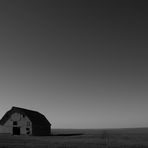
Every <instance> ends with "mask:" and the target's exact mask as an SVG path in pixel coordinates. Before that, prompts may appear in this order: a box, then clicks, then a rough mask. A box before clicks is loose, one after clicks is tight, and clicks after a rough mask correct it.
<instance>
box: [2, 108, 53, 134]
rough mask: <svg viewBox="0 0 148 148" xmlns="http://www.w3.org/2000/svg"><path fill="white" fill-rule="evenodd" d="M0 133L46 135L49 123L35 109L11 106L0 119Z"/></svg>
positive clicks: (48, 132)
mask: <svg viewBox="0 0 148 148" xmlns="http://www.w3.org/2000/svg"><path fill="white" fill-rule="evenodd" d="M0 133H7V134H11V135H33V136H47V135H50V134H51V124H50V122H49V121H48V120H47V119H46V117H45V116H44V115H42V114H41V113H39V112H37V111H33V110H28V109H24V108H19V107H12V108H11V109H10V110H9V111H8V112H6V113H5V115H4V116H3V117H2V119H1V120H0Z"/></svg>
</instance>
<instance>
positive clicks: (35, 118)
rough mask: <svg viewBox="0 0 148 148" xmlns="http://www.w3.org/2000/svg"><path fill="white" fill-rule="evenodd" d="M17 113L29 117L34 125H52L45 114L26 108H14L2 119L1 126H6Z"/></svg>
mask: <svg viewBox="0 0 148 148" xmlns="http://www.w3.org/2000/svg"><path fill="white" fill-rule="evenodd" d="M15 112H18V113H21V114H23V115H25V116H27V117H28V118H29V119H30V121H31V122H32V124H34V125H44V126H50V125H51V124H50V122H49V121H48V120H47V119H46V117H45V116H44V115H43V114H41V113H39V112H37V111H33V110H29V109H25V108H19V107H12V108H11V109H10V110H9V111H7V112H6V113H5V115H4V116H3V117H2V119H1V120H0V124H1V125H4V124H5V122H6V121H7V120H8V119H9V118H10V116H11V115H12V114H13V113H15Z"/></svg>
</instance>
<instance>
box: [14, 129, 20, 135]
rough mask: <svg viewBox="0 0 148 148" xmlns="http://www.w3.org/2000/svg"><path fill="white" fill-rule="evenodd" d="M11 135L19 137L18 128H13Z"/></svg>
mask: <svg viewBox="0 0 148 148" xmlns="http://www.w3.org/2000/svg"><path fill="white" fill-rule="evenodd" d="M13 135H20V127H13Z"/></svg>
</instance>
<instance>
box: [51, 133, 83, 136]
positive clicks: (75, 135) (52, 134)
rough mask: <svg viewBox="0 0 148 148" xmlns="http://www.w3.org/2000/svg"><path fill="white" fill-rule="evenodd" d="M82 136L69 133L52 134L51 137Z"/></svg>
mask: <svg viewBox="0 0 148 148" xmlns="http://www.w3.org/2000/svg"><path fill="white" fill-rule="evenodd" d="M80 135H84V134H83V133H69V134H52V135H51V136H80Z"/></svg>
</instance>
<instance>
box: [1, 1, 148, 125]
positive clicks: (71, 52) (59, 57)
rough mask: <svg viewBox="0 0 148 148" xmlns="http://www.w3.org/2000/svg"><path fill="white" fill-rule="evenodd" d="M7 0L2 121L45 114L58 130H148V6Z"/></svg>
mask: <svg viewBox="0 0 148 148" xmlns="http://www.w3.org/2000/svg"><path fill="white" fill-rule="evenodd" d="M94 2H95V1H88V0H85V1H82V0H73V1H70V0H62V1H61V0H51V1H49V0H47V1H46V0H13V1H12V0H1V1H0V118H1V117H2V116H3V115H4V113H5V112H6V111H8V110H9V109H10V108H11V107H12V106H17V107H23V108H27V109H32V110H37V111H39V112H41V113H43V114H44V115H45V116H46V117H47V119H48V120H49V121H50V122H51V123H52V127H53V128H124V127H147V126H148V54H147V49H148V19H147V15H148V12H147V5H146V4H144V3H142V2H140V1H139V3H136V2H132V1H131V2H130V1H127V2H125V1H123V2H121V1H109V0H108V1H107V0H102V1H98V3H94Z"/></svg>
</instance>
